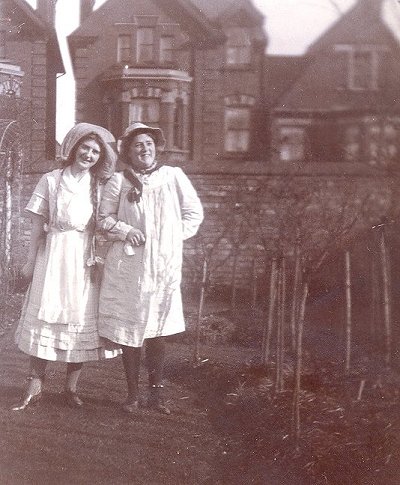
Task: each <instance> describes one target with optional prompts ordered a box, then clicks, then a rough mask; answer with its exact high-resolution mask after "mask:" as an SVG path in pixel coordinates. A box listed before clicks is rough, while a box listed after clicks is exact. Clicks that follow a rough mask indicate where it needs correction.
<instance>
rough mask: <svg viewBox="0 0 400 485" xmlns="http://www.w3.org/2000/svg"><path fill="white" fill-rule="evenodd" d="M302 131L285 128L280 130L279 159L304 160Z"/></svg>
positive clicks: (301, 129)
mask: <svg viewBox="0 0 400 485" xmlns="http://www.w3.org/2000/svg"><path fill="white" fill-rule="evenodd" d="M304 152H305V150H304V129H303V128H292V127H285V128H282V129H281V143H280V158H281V160H283V161H286V162H288V161H295V160H303V159H304Z"/></svg>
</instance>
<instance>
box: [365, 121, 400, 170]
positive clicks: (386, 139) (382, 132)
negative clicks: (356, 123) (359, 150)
mask: <svg viewBox="0 0 400 485" xmlns="http://www.w3.org/2000/svg"><path fill="white" fill-rule="evenodd" d="M399 136H400V132H399V126H398V123H395V122H390V121H386V120H385V121H382V122H380V123H379V124H378V123H374V124H371V125H370V126H369V127H368V131H367V136H366V138H365V140H366V142H367V153H368V157H369V162H370V163H371V164H373V165H387V164H389V163H391V162H393V161H397V160H398V157H399V143H398V139H399Z"/></svg>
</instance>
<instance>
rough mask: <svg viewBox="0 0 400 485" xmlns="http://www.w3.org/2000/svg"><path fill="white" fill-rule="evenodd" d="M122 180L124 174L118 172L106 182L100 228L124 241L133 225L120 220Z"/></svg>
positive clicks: (101, 203)
mask: <svg viewBox="0 0 400 485" xmlns="http://www.w3.org/2000/svg"><path fill="white" fill-rule="evenodd" d="M122 180H123V179H122V175H121V174H118V173H116V174H114V175H113V176H112V177H111V178H110V180H109V181H108V182H107V183H106V185H105V187H104V190H103V194H102V197H101V202H100V208H99V219H98V228H99V229H100V230H101V231H103V232H105V233H107V234H108V235H110V236H111V238H112V239H120V240H121V241H124V240H125V239H126V236H127V235H128V233H129V231H130V230H131V229H132V226H130V225H129V224H126V222H123V221H120V220H118V208H119V199H120V195H121V187H122Z"/></svg>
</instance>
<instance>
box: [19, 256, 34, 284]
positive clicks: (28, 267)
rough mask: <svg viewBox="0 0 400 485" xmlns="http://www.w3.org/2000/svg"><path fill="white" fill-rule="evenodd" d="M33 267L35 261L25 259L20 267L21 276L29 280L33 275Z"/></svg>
mask: <svg viewBox="0 0 400 485" xmlns="http://www.w3.org/2000/svg"><path fill="white" fill-rule="evenodd" d="M34 269H35V261H27V262H26V263H25V264H24V265H23V266H22V268H21V276H22V277H23V278H24V279H26V280H28V281H30V280H31V279H32V277H33V270H34Z"/></svg>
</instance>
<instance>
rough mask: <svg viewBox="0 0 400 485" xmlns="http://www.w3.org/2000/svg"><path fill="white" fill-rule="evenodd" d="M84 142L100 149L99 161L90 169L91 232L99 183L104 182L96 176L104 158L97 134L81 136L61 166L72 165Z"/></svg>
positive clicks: (94, 218) (103, 148)
mask: <svg viewBox="0 0 400 485" xmlns="http://www.w3.org/2000/svg"><path fill="white" fill-rule="evenodd" d="M86 140H93V141H95V142H96V143H97V144H98V145H99V147H100V157H99V160H98V161H97V163H96V164H95V165H94V166H93V167H90V200H91V203H92V206H93V213H92V217H91V219H90V222H89V225H90V227H93V230H94V228H95V227H96V222H97V213H98V210H99V203H100V201H99V193H98V192H99V190H98V189H99V185H100V183H104V181H103V180H101V179H100V178H99V177H98V175H97V169H98V167H99V166H101V165H102V159H103V157H104V156H105V147H104V143H103V140H102V139H101V137H100V136H99V135H98V134H97V133H89V134H88V135H85V136H83V137H82V138H81V139H80V140H79V141H78V142H77V143H75V146H74V147H73V149H72V150H71V153H70V155H69V157H68V158H67V160H64V161H63V164H62V166H63V168H66V167H68V166H69V165H72V164H73V163H74V161H75V157H76V152H77V150H78V147H79V146H80V145H81V143H82V142H84V141H86Z"/></svg>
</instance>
